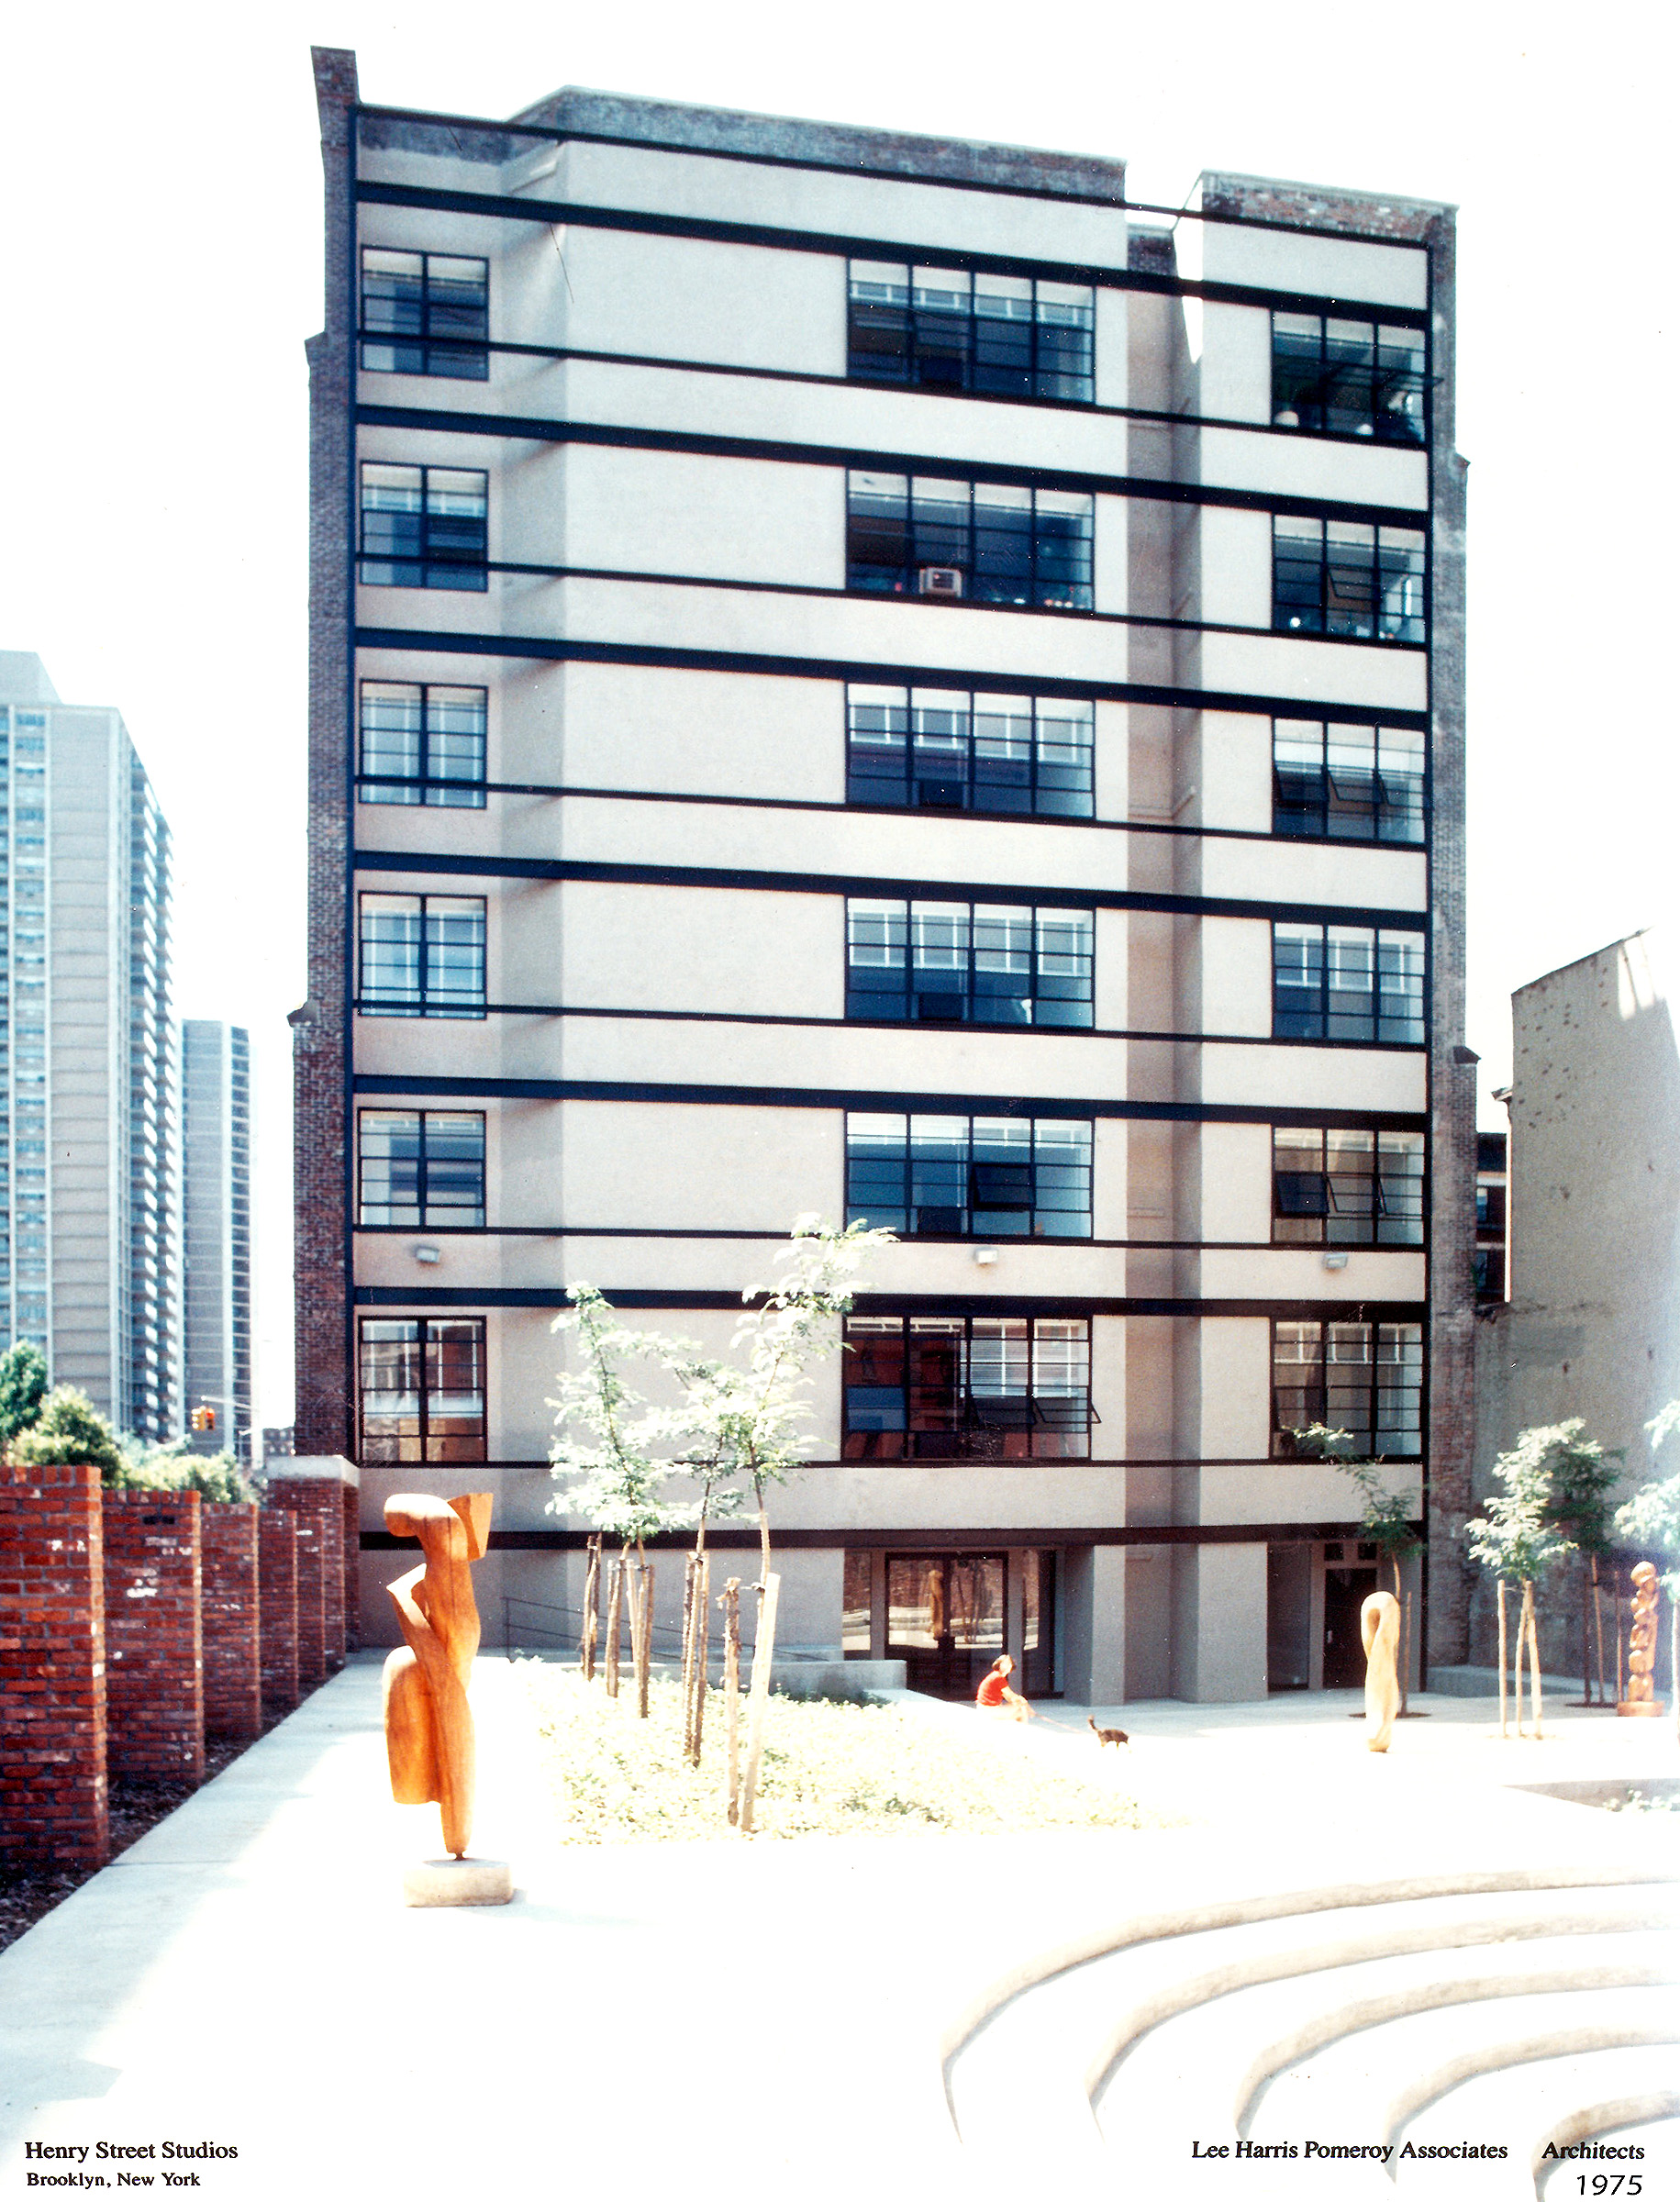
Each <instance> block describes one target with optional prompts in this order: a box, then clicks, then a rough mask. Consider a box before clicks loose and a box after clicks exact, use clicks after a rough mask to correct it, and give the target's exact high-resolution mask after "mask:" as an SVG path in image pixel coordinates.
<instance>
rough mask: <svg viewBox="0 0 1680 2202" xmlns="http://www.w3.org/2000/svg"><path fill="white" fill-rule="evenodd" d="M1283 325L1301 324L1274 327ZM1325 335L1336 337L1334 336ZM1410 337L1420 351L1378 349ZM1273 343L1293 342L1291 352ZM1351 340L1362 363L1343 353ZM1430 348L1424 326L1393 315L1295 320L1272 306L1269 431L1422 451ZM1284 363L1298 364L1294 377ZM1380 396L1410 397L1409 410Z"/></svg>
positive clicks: (1409, 346) (1295, 315) (1347, 351)
mask: <svg viewBox="0 0 1680 2202" xmlns="http://www.w3.org/2000/svg"><path fill="white" fill-rule="evenodd" d="M1287 322H1295V323H1298V324H1301V325H1302V326H1300V327H1298V328H1281V327H1280V324H1282V323H1287ZM1308 322H1313V323H1316V324H1317V331H1316V341H1315V340H1311V339H1309V337H1308V331H1307V328H1306V327H1305V324H1307V323H1308ZM1332 332H1340V333H1339V334H1338V335H1336V336H1334V337H1333V335H1332ZM1356 332H1363V333H1362V334H1358V335H1356ZM1410 337H1419V338H1421V339H1422V343H1421V345H1420V346H1419V345H1414V344H1410V343H1406V342H1401V343H1399V344H1397V345H1396V343H1394V342H1393V341H1392V340H1391V341H1389V342H1388V343H1386V344H1385V338H1386V339H1395V338H1410ZM1280 338H1282V339H1293V347H1294V348H1293V349H1292V347H1291V344H1290V343H1289V342H1280V340H1279V339H1280ZM1355 342H1363V345H1364V355H1363V358H1355V357H1354V356H1353V353H1352V350H1351V349H1350V348H1351V347H1352V345H1353V344H1354V343H1355ZM1429 342H1430V339H1429V331H1428V329H1427V328H1419V326H1418V325H1417V324H1416V323H1414V322H1409V321H1407V320H1406V319H1405V317H1403V316H1400V315H1397V314H1396V315H1390V316H1388V317H1385V316H1383V315H1382V314H1380V313H1372V314H1369V315H1365V314H1352V313H1347V312H1338V313H1335V314H1299V313H1290V312H1286V311H1284V310H1282V309H1280V308H1276V307H1274V309H1273V313H1272V425H1273V427H1274V428H1287V429H1290V430H1291V431H1292V432H1295V433H1296V434H1300V435H1304V436H1352V437H1357V438H1359V439H1361V440H1362V441H1363V439H1365V438H1367V437H1369V438H1370V439H1372V440H1373V441H1374V442H1377V443H1383V444H1389V445H1393V446H1396V447H1397V448H1399V449H1400V450H1413V451H1422V450H1428V449H1429V445H1430V352H1429ZM1338 344H1340V346H1341V350H1337V345H1338ZM1397 353H1404V354H1405V362H1404V363H1403V362H1402V361H1401V360H1400V358H1398V357H1397V356H1393V355H1396V354H1397ZM1385 355H1388V356H1385ZM1414 361H1415V362H1416V363H1415V364H1414V363H1412V362H1414ZM1290 362H1296V363H1298V368H1299V372H1298V373H1297V374H1296V375H1294V376H1292V375H1291V374H1290V373H1289V363H1290ZM1309 362H1311V363H1310V364H1309ZM1296 384H1298V387H1295V385H1296ZM1292 393H1293V394H1292ZM1385 395H1399V396H1402V397H1406V396H1409V397H1413V398H1415V399H1416V401H1417V403H1416V407H1415V409H1414V408H1412V407H1410V406H1405V405H1401V406H1394V405H1392V404H1389V403H1386V402H1385Z"/></svg>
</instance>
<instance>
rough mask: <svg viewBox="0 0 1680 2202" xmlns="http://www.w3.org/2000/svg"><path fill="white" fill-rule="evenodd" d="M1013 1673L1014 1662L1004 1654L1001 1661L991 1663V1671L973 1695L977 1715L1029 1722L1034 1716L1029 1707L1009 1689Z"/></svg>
mask: <svg viewBox="0 0 1680 2202" xmlns="http://www.w3.org/2000/svg"><path fill="white" fill-rule="evenodd" d="M1014 1672H1015V1662H1014V1661H1013V1660H1012V1659H1011V1658H1010V1657H1009V1654H1008V1653H1007V1651H1006V1652H1005V1653H1004V1655H1003V1657H1002V1658H1001V1659H996V1660H994V1661H993V1662H992V1671H991V1673H990V1674H988V1675H986V1677H985V1680H984V1681H983V1682H982V1683H981V1685H980V1687H979V1688H978V1689H977V1690H976V1691H975V1693H974V1710H975V1711H976V1712H977V1713H1002V1714H1004V1715H1005V1716H1006V1717H1007V1718H1009V1719H1011V1720H1030V1719H1032V1718H1034V1717H1035V1716H1034V1714H1033V1710H1032V1707H1031V1706H1029V1704H1028V1702H1027V1700H1026V1699H1025V1698H1024V1697H1022V1696H1018V1694H1017V1693H1016V1692H1015V1691H1014V1690H1012V1689H1011V1688H1010V1687H1009V1677H1010V1675H1011V1674H1014Z"/></svg>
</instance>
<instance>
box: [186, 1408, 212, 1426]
mask: <svg viewBox="0 0 1680 2202" xmlns="http://www.w3.org/2000/svg"><path fill="white" fill-rule="evenodd" d="M190 1420H191V1422H192V1425H193V1428H194V1429H215V1428H216V1409H215V1408H214V1407H195V1408H194V1409H193V1412H192V1415H191V1417H190Z"/></svg>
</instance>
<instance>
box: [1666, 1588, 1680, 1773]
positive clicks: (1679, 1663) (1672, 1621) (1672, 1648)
mask: <svg viewBox="0 0 1680 2202" xmlns="http://www.w3.org/2000/svg"><path fill="white" fill-rule="evenodd" d="M1676 1588H1680V1585H1673V1584H1671V1585H1670V1588H1669V1593H1668V1709H1669V1712H1670V1714H1671V1715H1672V1716H1673V1718H1674V1736H1675V1739H1676V1740H1680V1597H1676V1596H1675V1595H1674V1592H1675V1589H1676Z"/></svg>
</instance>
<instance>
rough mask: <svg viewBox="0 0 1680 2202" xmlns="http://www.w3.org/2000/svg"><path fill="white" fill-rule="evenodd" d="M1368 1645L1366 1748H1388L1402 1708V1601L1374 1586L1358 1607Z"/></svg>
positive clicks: (1377, 1749) (1366, 1646)
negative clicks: (1400, 1674) (1400, 1672)
mask: <svg viewBox="0 0 1680 2202" xmlns="http://www.w3.org/2000/svg"><path fill="white" fill-rule="evenodd" d="M1359 1633H1360V1635H1361V1636H1362V1637H1363V1639H1364V1645H1365V1749H1366V1750H1367V1751H1386V1750H1387V1749H1388V1740H1389V1738H1390V1737H1391V1736H1392V1735H1393V1734H1394V1724H1395V1721H1396V1718H1398V1717H1399V1711H1400V1677H1399V1673H1398V1664H1397V1663H1398V1659H1399V1652H1400V1601H1399V1599H1398V1598H1396V1596H1395V1595H1394V1593H1393V1592H1392V1591H1390V1590H1374V1591H1373V1592H1372V1594H1371V1596H1369V1597H1368V1598H1367V1599H1366V1600H1365V1602H1364V1604H1363V1606H1362V1607H1360V1609H1359Z"/></svg>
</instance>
